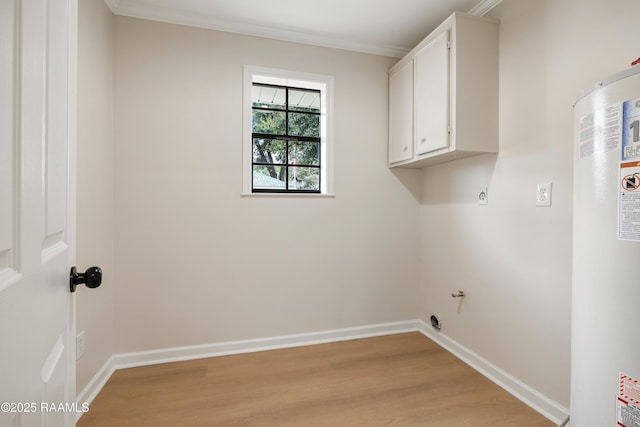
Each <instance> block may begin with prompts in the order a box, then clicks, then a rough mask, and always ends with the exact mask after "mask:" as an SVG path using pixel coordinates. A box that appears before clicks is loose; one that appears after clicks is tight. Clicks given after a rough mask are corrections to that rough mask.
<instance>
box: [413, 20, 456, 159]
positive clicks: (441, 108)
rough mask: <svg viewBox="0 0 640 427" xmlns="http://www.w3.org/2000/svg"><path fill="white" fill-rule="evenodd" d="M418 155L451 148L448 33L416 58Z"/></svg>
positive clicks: (434, 41)
mask: <svg viewBox="0 0 640 427" xmlns="http://www.w3.org/2000/svg"><path fill="white" fill-rule="evenodd" d="M414 63H415V86H416V87H415V117H416V123H415V125H416V154H424V153H428V152H430V151H435V150H439V149H441V148H446V147H448V146H449V129H448V127H449V31H445V32H443V33H442V34H441V35H439V36H438V37H437V38H436V39H434V40H433V41H432V42H431V43H429V44H428V45H427V46H425V47H424V48H423V49H422V50H420V51H419V52H418V53H417V54H416V57H415V60H414Z"/></svg>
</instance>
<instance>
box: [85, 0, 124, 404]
mask: <svg viewBox="0 0 640 427" xmlns="http://www.w3.org/2000/svg"><path fill="white" fill-rule="evenodd" d="M78 8H79V10H78V22H79V28H78V144H77V145H78V151H77V156H78V157H77V160H78V165H77V200H78V204H77V219H78V223H77V252H78V256H77V266H78V268H79V269H80V270H81V271H84V269H86V268H87V267H90V266H93V265H98V266H100V267H102V269H103V284H102V286H101V287H100V288H97V289H87V288H85V287H84V286H80V287H79V288H78V289H77V291H76V294H77V331H78V332H81V331H84V332H85V343H86V352H85V354H84V356H83V357H82V358H81V359H80V360H79V361H78V364H77V390H78V392H81V391H82V389H83V388H84V387H85V386H86V385H87V383H88V382H89V380H90V379H91V378H92V377H93V376H94V375H95V373H96V372H97V371H98V370H99V369H100V368H101V367H102V365H104V363H105V362H106V361H107V360H108V359H109V357H111V355H112V354H113V349H114V325H115V324H114V313H115V312H114V307H115V305H114V303H115V301H114V296H115V292H114V287H115V264H114V253H113V249H114V227H115V224H114V203H115V202H114V175H113V174H114V163H113V154H114V153H113V22H114V17H113V15H112V14H111V11H110V10H109V9H108V8H107V6H106V5H105V4H104V1H102V0H81V1H79V2H78Z"/></svg>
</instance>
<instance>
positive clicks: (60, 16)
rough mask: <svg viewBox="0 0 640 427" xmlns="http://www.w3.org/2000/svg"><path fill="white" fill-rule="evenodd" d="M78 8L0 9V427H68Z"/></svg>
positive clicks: (71, 415) (12, 1)
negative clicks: (70, 271)
mask: <svg viewBox="0 0 640 427" xmlns="http://www.w3.org/2000/svg"><path fill="white" fill-rule="evenodd" d="M76 1H77V0H0V340H1V344H0V345H1V349H0V404H1V405H2V407H1V408H0V409H1V410H0V426H10V427H18V426H20V427H21V426H47V427H57V426H67V427H68V426H72V425H75V418H76V413H75V412H76V407H77V405H76V404H75V339H74V336H75V331H74V329H75V325H74V323H75V318H74V316H75V307H74V304H75V300H74V297H73V294H71V293H70V292H69V269H70V266H71V264H72V261H73V257H74V256H75V252H74V245H75V215H74V211H75V201H74V197H75V196H74V194H75V188H74V177H73V171H74V161H75V160H74V158H75V155H74V150H75V146H74V144H75V142H74V141H75V61H76V31H77V29H76V28H77V25H76V21H77V3H76ZM78 409H82V407H81V406H80V407H79V408H78Z"/></svg>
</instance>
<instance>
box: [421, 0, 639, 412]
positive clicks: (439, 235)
mask: <svg viewBox="0 0 640 427" xmlns="http://www.w3.org/2000/svg"><path fill="white" fill-rule="evenodd" d="M639 13H640V3H638V2H637V1H633V0H620V1H616V2H609V1H605V0H580V1H578V0H561V1H558V0H539V1H535V2H534V1H520V0H505V1H503V3H502V4H501V5H500V6H498V8H497V9H495V10H494V11H492V12H491V13H490V15H491V16H495V17H497V18H499V19H500V21H501V25H500V136H499V137H500V141H499V142H500V153H499V155H498V156H493V155H487V156H481V157H477V158H472V159H468V160H463V161H457V162H453V163H448V164H444V165H440V166H437V167H432V168H429V169H425V170H424V172H423V194H422V202H421V207H420V236H421V259H420V271H421V279H420V282H421V287H420V293H421V298H420V299H421V306H420V316H421V318H423V319H425V320H427V319H428V316H429V315H430V314H431V313H437V314H439V315H440V316H441V318H442V320H443V328H442V333H443V334H445V335H447V336H449V337H450V338H452V339H454V340H455V341H457V342H458V343H460V344H461V345H463V346H465V347H467V348H468V349H470V350H472V351H474V352H476V353H477V354H479V355H480V356H482V357H484V358H486V359H488V360H489V361H490V362H492V363H494V364H495V365H497V366H499V367H500V368H502V369H504V370H505V371H507V372H508V373H510V374H511V375H513V376H515V377H516V378H518V379H520V380H521V381H523V382H525V383H526V384H528V385H529V386H531V387H533V388H534V389H536V390H538V391H539V392H541V393H543V394H544V395H546V396H547V397H549V398H551V399H552V400H554V401H556V402H558V403H560V404H561V405H564V406H565V407H568V406H569V356H570V340H571V335H570V314H571V241H572V236H571V233H572V231H571V230H572V223H571V220H572V186H573V182H572V142H573V110H572V105H573V102H574V100H575V97H576V96H577V95H578V93H579V92H580V91H581V90H582V89H584V88H585V87H586V86H589V85H591V84H592V83H594V82H595V81H596V80H598V79H599V78H601V77H604V76H606V75H608V74H611V73H614V72H617V71H619V70H621V69H624V68H626V67H628V66H629V64H630V62H631V61H632V60H633V59H635V58H636V57H638V56H639V55H640V52H639V51H638V45H637V41H638V40H640V28H639V27H638V25H637V22H636V21H637V20H636V18H635V17H637V16H639V15H638V14H639ZM543 181H552V182H553V206H552V207H551V208H538V207H536V206H535V201H536V200H535V191H536V184H537V183H538V182H543ZM481 186H487V187H488V188H489V205H488V206H479V205H478V204H477V193H478V189H479V188H480V187H481ZM457 289H463V290H465V291H466V293H467V296H466V297H465V298H464V299H463V300H458V299H453V298H451V296H450V293H451V292H452V291H454V290H457ZM613 398H614V396H613V397H612V401H611V404H612V405H613Z"/></svg>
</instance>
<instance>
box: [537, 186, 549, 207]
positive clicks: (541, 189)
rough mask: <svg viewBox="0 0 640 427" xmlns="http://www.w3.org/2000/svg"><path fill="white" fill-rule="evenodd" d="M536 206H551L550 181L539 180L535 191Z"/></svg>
mask: <svg viewBox="0 0 640 427" xmlns="http://www.w3.org/2000/svg"><path fill="white" fill-rule="evenodd" d="M536 206H542V207H549V206H551V183H550V182H541V183H539V184H538V189H537V191H536Z"/></svg>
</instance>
